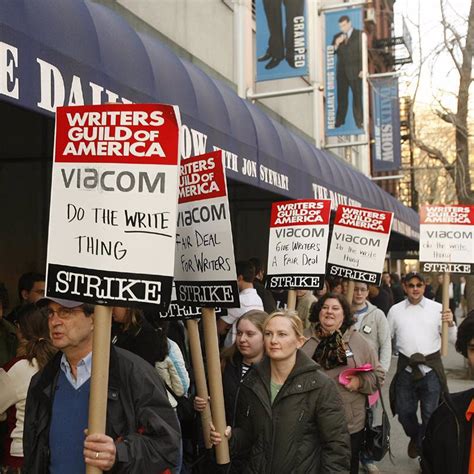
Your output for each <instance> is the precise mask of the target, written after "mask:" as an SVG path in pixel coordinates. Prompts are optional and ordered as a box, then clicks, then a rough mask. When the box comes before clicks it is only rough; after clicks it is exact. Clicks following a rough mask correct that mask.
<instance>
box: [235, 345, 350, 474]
mask: <svg viewBox="0 0 474 474" xmlns="http://www.w3.org/2000/svg"><path fill="white" fill-rule="evenodd" d="M270 400H271V399H270V361H269V359H267V358H265V359H263V361H262V362H261V363H260V364H259V365H258V366H257V367H256V368H255V369H254V370H252V371H250V372H249V373H248V375H247V376H246V377H245V378H244V380H243V381H242V385H241V387H240V392H239V394H238V399H237V412H236V417H235V427H234V429H233V431H232V437H231V454H232V458H233V459H234V460H235V462H236V464H237V465H239V466H242V465H243V466H244V467H243V469H242V470H240V472H243V473H249V474H250V473H252V474H257V473H258V474H329V473H331V474H332V473H340V472H348V471H349V465H350V453H351V450H350V438H349V433H348V431H347V425H346V421H345V418H344V409H343V406H342V400H341V397H340V395H339V393H338V390H337V387H336V385H335V383H334V382H333V381H332V380H330V379H329V378H328V377H327V376H326V375H324V374H323V373H322V372H321V371H320V370H319V367H318V365H317V364H316V363H315V362H313V361H312V360H311V359H310V358H309V357H307V356H306V355H305V354H304V353H303V352H301V351H300V350H299V351H298V353H297V357H296V364H295V367H294V368H293V370H292V372H291V373H290V375H289V376H288V378H287V380H286V382H285V383H284V385H283V387H282V388H281V389H280V391H279V393H278V395H277V397H276V398H275V401H274V403H273V405H272V404H271V402H270Z"/></svg>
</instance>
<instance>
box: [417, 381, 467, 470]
mask: <svg viewBox="0 0 474 474" xmlns="http://www.w3.org/2000/svg"><path fill="white" fill-rule="evenodd" d="M473 398H474V389H471V390H466V391H465V392H461V393H455V394H452V395H450V396H448V397H446V399H445V401H444V402H443V403H442V404H441V405H440V406H439V407H438V408H437V410H436V411H435V412H434V413H433V415H432V416H431V418H430V421H429V422H428V426H427V429H426V434H425V439H424V440H423V456H422V469H423V471H422V472H423V473H424V474H465V473H467V471H468V467H469V454H470V448H471V437H472V423H473V422H474V421H473V420H471V422H470V423H468V422H467V420H466V411H467V409H468V407H469V404H470V403H471V400H472V399H473Z"/></svg>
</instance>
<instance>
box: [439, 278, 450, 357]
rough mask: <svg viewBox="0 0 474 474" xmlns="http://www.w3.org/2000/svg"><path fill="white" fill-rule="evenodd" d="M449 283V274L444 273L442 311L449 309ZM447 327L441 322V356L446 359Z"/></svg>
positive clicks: (446, 324)
mask: <svg viewBox="0 0 474 474" xmlns="http://www.w3.org/2000/svg"><path fill="white" fill-rule="evenodd" d="M449 283H450V274H449V273H447V272H445V273H444V275H443V311H447V310H448V309H449ZM448 331H449V325H448V323H445V322H443V325H442V327H441V355H442V356H443V357H446V356H447V355H448V346H449V344H448V343H449V335H448Z"/></svg>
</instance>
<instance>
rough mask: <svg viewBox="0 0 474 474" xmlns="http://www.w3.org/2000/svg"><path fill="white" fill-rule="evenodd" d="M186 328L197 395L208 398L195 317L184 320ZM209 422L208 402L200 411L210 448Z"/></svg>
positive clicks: (207, 444)
mask: <svg viewBox="0 0 474 474" xmlns="http://www.w3.org/2000/svg"><path fill="white" fill-rule="evenodd" d="M186 328H187V330H188V336H189V346H190V348H191V359H192V362H193V373H194V380H195V382H196V391H197V396H198V397H200V398H202V399H204V400H208V399H209V392H208V391H207V383H206V373H205V371H204V361H203V358H202V349H201V340H200V338H199V328H198V322H197V321H196V320H195V319H189V320H188V321H186ZM211 422H212V417H211V407H210V406H209V403H208V404H207V405H206V408H205V410H204V411H203V412H202V413H201V423H202V432H203V434H204V444H205V446H206V448H207V449H211V448H212V443H211V426H210V423H211Z"/></svg>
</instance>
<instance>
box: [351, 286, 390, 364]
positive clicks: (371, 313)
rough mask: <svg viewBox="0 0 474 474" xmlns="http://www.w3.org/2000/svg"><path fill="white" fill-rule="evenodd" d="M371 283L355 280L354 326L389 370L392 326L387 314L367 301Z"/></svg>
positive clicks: (353, 300)
mask: <svg viewBox="0 0 474 474" xmlns="http://www.w3.org/2000/svg"><path fill="white" fill-rule="evenodd" d="M368 295H369V285H368V284H367V283H362V282H355V284H354V296H353V299H352V310H353V312H354V320H355V324H354V327H355V329H357V331H359V332H360V333H361V334H362V335H363V336H364V338H365V339H366V340H367V341H369V342H370V344H372V347H373V348H374V349H375V353H376V354H377V357H378V358H379V361H380V364H381V365H382V368H383V370H385V372H388V371H389V369H390V362H391V360H392V340H391V336H390V327H389V325H388V321H387V318H386V317H385V314H383V312H382V311H381V310H380V309H378V308H377V307H376V306H374V305H373V304H372V303H370V302H369V301H367V297H368Z"/></svg>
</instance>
